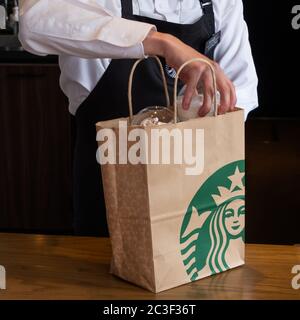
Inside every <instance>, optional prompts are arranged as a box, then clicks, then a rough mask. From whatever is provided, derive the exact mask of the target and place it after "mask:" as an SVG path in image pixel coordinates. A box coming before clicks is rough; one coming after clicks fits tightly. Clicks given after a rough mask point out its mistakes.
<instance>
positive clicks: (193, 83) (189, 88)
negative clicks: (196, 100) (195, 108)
mask: <svg viewBox="0 0 300 320" xmlns="http://www.w3.org/2000/svg"><path fill="white" fill-rule="evenodd" d="M198 80H199V79H198V77H193V78H192V79H191V80H189V81H188V83H187V84H186V89H185V92H184V97H183V101H182V107H183V109H184V110H188V109H189V107H190V104H191V102H192V99H193V97H194V96H195V93H197V84H198Z"/></svg>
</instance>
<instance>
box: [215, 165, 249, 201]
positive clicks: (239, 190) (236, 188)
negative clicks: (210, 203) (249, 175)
mask: <svg viewBox="0 0 300 320" xmlns="http://www.w3.org/2000/svg"><path fill="white" fill-rule="evenodd" d="M244 175H245V173H244V172H240V170H239V168H238V167H236V168H235V172H234V174H233V175H232V176H229V177H228V179H229V180H230V181H231V186H230V188H229V189H227V188H225V187H218V190H219V194H213V195H212V197H213V199H214V201H215V203H216V205H217V206H219V205H220V204H222V203H224V202H225V201H227V200H229V199H231V198H234V197H238V196H242V195H244V194H245V187H244V185H243V177H244Z"/></svg>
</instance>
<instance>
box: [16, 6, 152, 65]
mask: <svg viewBox="0 0 300 320" xmlns="http://www.w3.org/2000/svg"><path fill="white" fill-rule="evenodd" d="M109 6H111V7H112V8H113V9H115V8H119V11H118V13H116V12H115V10H114V12H112V11H109V10H108V9H107V7H109ZM153 29H154V30H155V26H154V25H151V24H147V23H142V22H137V21H131V20H127V19H123V18H121V7H120V4H118V3H117V1H116V0H110V2H109V4H108V5H107V6H105V7H104V6H101V5H99V3H97V1H95V0H21V3H20V32H19V39H20V41H21V43H22V45H23V47H24V48H25V49H26V50H27V51H29V52H31V53H33V54H37V55H47V54H58V55H59V54H67V55H72V56H78V57H81V58H90V59H96V58H112V59H118V58H142V57H144V48H143V45H142V42H143V40H144V39H145V38H146V36H147V35H148V33H149V32H150V30H153Z"/></svg>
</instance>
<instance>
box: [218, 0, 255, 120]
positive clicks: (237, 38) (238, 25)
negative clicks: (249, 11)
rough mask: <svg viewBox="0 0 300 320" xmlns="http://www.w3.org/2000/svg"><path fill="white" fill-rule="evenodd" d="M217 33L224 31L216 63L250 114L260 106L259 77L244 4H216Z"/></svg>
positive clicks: (241, 105) (220, 0) (240, 103)
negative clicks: (258, 95) (245, 18)
mask: <svg viewBox="0 0 300 320" xmlns="http://www.w3.org/2000/svg"><path fill="white" fill-rule="evenodd" d="M216 2H219V3H220V4H219V5H218V6H215V15H216V23H217V26H216V27H217V31H218V30H221V31H222V37H221V43H220V44H219V45H218V46H217V48H216V51H215V60H216V61H217V62H218V63H219V64H220V66H221V68H222V69H223V70H224V72H225V74H226V75H227V76H228V78H229V79H230V80H231V81H232V82H233V83H234V85H235V87H236V94H237V100H238V106H240V107H242V108H244V109H245V118H247V115H248V113H249V112H250V111H251V110H253V109H255V108H256V107H257V106H258V97H257V84H258V79H257V74H256V70H255V66H254V62H253V57H252V52H251V47H250V43H249V34H248V28H247V25H246V22H245V20H244V14H243V3H242V0H232V1H224V0H216Z"/></svg>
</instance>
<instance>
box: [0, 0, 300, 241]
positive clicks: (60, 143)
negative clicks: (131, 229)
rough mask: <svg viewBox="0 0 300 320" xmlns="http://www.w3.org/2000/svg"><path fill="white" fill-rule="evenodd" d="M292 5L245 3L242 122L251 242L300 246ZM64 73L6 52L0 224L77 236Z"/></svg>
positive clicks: (0, 75)
mask: <svg viewBox="0 0 300 320" xmlns="http://www.w3.org/2000/svg"><path fill="white" fill-rule="evenodd" d="M294 4H297V2H289V1H282V2H276V3H275V2H274V1H270V0H265V1H261V0H260V1H259V0H247V1H246V0H245V1H244V6H245V18H246V20H247V22H248V26H249V33H250V41H251V45H252V50H253V55H254V60H255V64H256V67H257V73H258V77H259V102H260V107H259V108H258V109H256V110H255V111H253V112H251V114H250V115H249V119H248V121H247V123H246V159H247V215H246V217H247V221H246V222H247V229H246V230H247V231H246V240H247V242H254V243H274V244H275V243H276V244H293V243H300V232H299V225H300V217H299V215H300V204H299V198H300V197H299V196H298V189H299V187H298V182H299V181H300V144H299V138H300V111H299V105H300V90H299V89H300V88H299V80H298V78H299V75H300V70H299V69H300V64H299V57H300V50H299V47H298V42H299V39H300V30H299V31H295V30H293V29H292V27H291V20H292V14H291V9H292V7H293V5H294ZM299 4H300V1H299ZM58 78H59V68H58V66H57V64H56V59H55V58H53V57H47V58H40V57H33V56H30V55H26V54H24V53H23V52H17V51H13V50H12V51H3V50H2V51H1V50H0V146H1V154H0V217H1V218H0V231H6V232H33V233H50V234H51V233H53V234H72V159H73V144H74V122H73V119H72V117H71V116H70V115H69V114H68V111H67V100H66V98H65V97H64V96H63V94H62V92H61V91H60V89H59V86H58Z"/></svg>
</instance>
